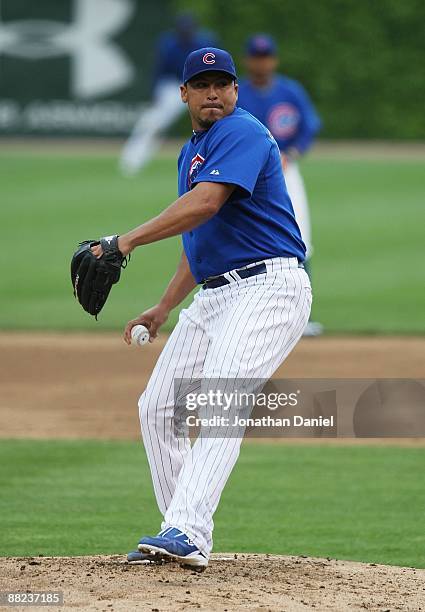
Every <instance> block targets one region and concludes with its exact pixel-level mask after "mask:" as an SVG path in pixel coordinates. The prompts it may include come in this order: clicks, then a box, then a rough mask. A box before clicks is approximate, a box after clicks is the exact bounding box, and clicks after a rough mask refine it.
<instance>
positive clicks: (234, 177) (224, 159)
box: [193, 119, 272, 195]
mask: <svg viewBox="0 0 425 612" xmlns="http://www.w3.org/2000/svg"><path fill="white" fill-rule="evenodd" d="M219 124H221V125H219ZM216 126H217V128H219V129H216V131H215V133H214V134H213V135H212V137H211V140H210V142H209V143H208V148H207V151H206V156H205V161H204V163H203V164H202V166H201V169H200V171H199V173H198V175H197V176H196V178H195V180H194V181H193V185H195V184H196V183H202V182H209V183H230V184H232V185H237V186H238V187H241V188H242V189H244V190H245V191H247V192H248V193H249V194H250V195H252V192H253V191H254V187H255V184H256V182H257V179H258V175H259V174H260V172H261V170H262V168H263V166H264V164H265V163H266V161H267V159H268V156H269V153H270V147H271V146H272V142H271V140H270V139H269V137H268V136H267V132H266V131H265V130H264V129H263V128H262V127H260V126H257V125H255V124H254V125H252V124H251V122H249V123H248V124H247V122H245V121H240V120H239V121H235V120H230V121H226V120H225V119H222V120H220V121H219V122H218V123H217V124H216Z"/></svg>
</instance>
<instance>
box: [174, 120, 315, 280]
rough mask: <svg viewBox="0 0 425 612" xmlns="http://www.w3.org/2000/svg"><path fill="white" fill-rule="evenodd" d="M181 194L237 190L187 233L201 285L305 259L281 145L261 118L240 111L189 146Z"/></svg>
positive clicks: (190, 258)
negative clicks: (208, 187)
mask: <svg viewBox="0 0 425 612" xmlns="http://www.w3.org/2000/svg"><path fill="white" fill-rule="evenodd" d="M178 168H179V195H180V196H181V195H183V194H184V193H186V192H187V191H189V190H190V189H191V188H192V187H194V186H195V185H196V184H197V183H201V182H209V183H211V182H217V183H230V184H232V185H236V189H235V190H234V191H233V193H232V195H231V196H230V198H229V199H228V200H227V201H226V202H225V203H224V205H223V206H222V207H221V209H220V210H219V212H218V213H217V214H216V215H214V217H212V218H211V219H209V220H208V221H206V222H205V223H203V224H202V225H200V226H199V227H197V228H195V229H193V230H192V231H190V232H186V233H184V234H183V246H184V250H185V253H186V256H187V259H188V261H189V266H190V269H191V272H192V274H193V276H194V277H195V279H196V281H197V282H198V283H200V282H202V281H203V280H204V279H205V278H208V277H209V276H216V275H218V274H223V273H224V272H228V271H229V270H233V269H235V268H241V267H242V266H245V265H248V264H250V263H253V262H256V261H262V260H264V259H271V258H273V257H297V258H298V259H299V260H300V261H303V260H304V257H305V246H304V243H303V241H302V239H301V234H300V230H299V228H298V225H297V222H296V221H295V217H294V211H293V208H292V204H291V200H290V199H289V196H288V192H287V190H286V185H285V179H284V178H283V173H282V164H281V161H280V153H279V149H278V147H277V144H276V141H275V140H274V138H273V137H272V136H271V134H270V132H269V130H267V129H266V128H265V127H264V126H263V125H262V124H261V123H260V122H259V121H257V119H255V117H253V116H252V115H251V114H250V113H247V112H246V111H244V110H242V109H240V108H236V109H235V110H234V111H233V113H231V114H230V115H228V116H227V117H224V118H223V119H220V120H219V121H217V122H216V123H214V124H213V126H212V127H211V128H210V129H209V130H206V131H202V132H197V133H195V134H194V135H193V136H192V138H191V139H190V140H189V141H188V142H187V143H186V144H185V145H184V147H183V149H182V151H181V153H180V157H179V161H178Z"/></svg>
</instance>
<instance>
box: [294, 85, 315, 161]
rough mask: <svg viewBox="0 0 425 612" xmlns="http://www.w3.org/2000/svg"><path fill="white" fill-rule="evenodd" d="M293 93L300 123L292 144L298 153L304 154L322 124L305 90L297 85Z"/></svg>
mask: <svg viewBox="0 0 425 612" xmlns="http://www.w3.org/2000/svg"><path fill="white" fill-rule="evenodd" d="M293 93H294V94H295V96H296V98H297V103H298V108H299V111H300V114H301V121H300V126H299V130H298V133H297V135H296V138H295V140H294V142H293V143H292V145H293V146H295V147H296V148H297V149H298V151H299V152H300V153H305V152H306V151H307V150H308V149H309V148H310V147H311V145H312V143H313V139H314V137H315V136H316V134H317V132H318V131H319V130H320V128H321V127H322V122H321V120H320V117H319V115H318V114H317V112H316V109H315V108H314V106H313V103H312V101H311V100H310V97H309V95H308V94H307V92H306V91H305V89H304V88H303V87H302V86H301V85H300V84H299V83H297V84H296V86H295V85H294V89H293Z"/></svg>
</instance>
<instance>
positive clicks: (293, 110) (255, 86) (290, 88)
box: [238, 34, 322, 336]
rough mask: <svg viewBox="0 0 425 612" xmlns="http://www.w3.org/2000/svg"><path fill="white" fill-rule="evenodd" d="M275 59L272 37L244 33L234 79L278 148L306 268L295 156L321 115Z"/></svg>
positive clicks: (306, 232) (306, 226)
mask: <svg viewBox="0 0 425 612" xmlns="http://www.w3.org/2000/svg"><path fill="white" fill-rule="evenodd" d="M277 65H278V57H277V48H276V43H275V41H274V39H273V38H272V37H271V36H269V35H267V34H256V35H254V36H252V37H251V38H249V39H248V41H247V44H246V52H245V66H246V69H247V72H248V78H247V79H241V81H240V83H239V98H238V106H240V107H241V108H244V109H246V110H247V111H249V112H250V113H252V114H253V115H254V117H257V119H259V120H260V121H261V122H262V123H263V124H264V125H266V126H267V127H268V128H269V130H270V131H271V133H272V134H273V136H274V137H275V139H276V142H277V144H278V146H279V149H280V151H281V157H282V164H283V168H284V175H285V181H286V186H287V189H288V193H289V195H290V197H291V200H292V205H293V207H294V211H295V217H296V219H297V222H298V225H299V227H300V230H301V235H302V237H303V240H304V242H305V245H306V248H307V253H306V260H307V261H306V270H307V271H308V272H309V265H308V264H309V259H310V257H311V255H312V252H313V247H312V243H311V223H310V212H309V207H308V200H307V194H306V191H305V188H304V182H303V179H302V176H301V174H300V171H299V167H298V163H297V160H298V158H299V157H300V156H302V155H304V154H305V153H306V152H307V151H308V150H309V148H310V147H311V145H312V144H313V141H314V138H315V136H316V134H317V132H318V131H319V130H320V127H321V121H320V119H319V117H318V115H317V113H316V110H315V109H314V106H313V104H312V102H311V100H310V98H309V96H308V95H307V93H306V91H305V90H304V88H303V87H302V86H301V85H300V83H298V82H297V81H294V80H293V79H289V78H288V77H286V76H282V75H279V74H276V72H275V71H276V68H277ZM321 331H322V326H321V325H320V324H319V323H316V322H311V321H310V322H309V324H308V325H307V327H306V329H305V331H304V335H312V336H315V335H318V334H320V333H321Z"/></svg>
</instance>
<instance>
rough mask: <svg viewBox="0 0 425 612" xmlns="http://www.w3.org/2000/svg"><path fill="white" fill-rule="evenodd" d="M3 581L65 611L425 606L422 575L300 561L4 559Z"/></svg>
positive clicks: (249, 557) (4, 586) (0, 562)
mask: <svg viewBox="0 0 425 612" xmlns="http://www.w3.org/2000/svg"><path fill="white" fill-rule="evenodd" d="M0 576H1V578H0V589H1V590H2V591H5V590H13V591H16V590H23V591H25V590H30V591H37V590H49V591H63V593H64V602H65V606H64V608H65V609H68V608H72V609H84V610H105V611H109V610H116V611H120V610H126V611H128V610H133V609H139V610H151V611H158V612H159V611H164V612H165V611H167V612H168V611H169V610H173V612H177V611H180V610H181V611H182V610H185V611H186V610H211V611H212V610H220V611H221V612H223V611H225V610H228V611H229V612H233V611H234V610H259V611H260V610H273V611H276V610H289V611H298V610H303V611H305V610H311V609H314V610H323V611H325V610H326V611H329V610H336V611H338V612H341V610H349V609H365V610H380V611H382V612H383V611H384V610H388V611H389V610H415V611H417V610H421V609H423V608H424V606H425V594H424V587H423V585H424V581H425V570H418V569H412V568H400V567H391V566H387V565H374V564H362V563H351V562H345V561H344V562H343V561H335V560H330V559H311V558H303V557H281V556H272V555H255V554H239V555H233V554H221V555H219V554H216V555H213V558H212V560H211V562H210V565H209V567H208V568H207V570H206V571H205V572H204V573H202V574H199V573H195V572H193V571H188V570H184V569H182V568H180V567H179V566H178V565H177V564H174V563H172V564H167V565H163V566H146V565H129V564H128V563H127V562H126V561H125V560H124V559H123V558H122V557H118V556H112V557H106V556H103V557H74V558H69V557H68V558H66V557H65V558H63V557H62V558H61V557H45V558H39V557H37V558H32V559H28V558H5V559H0ZM64 608H60V609H62V610H63V609H64ZM15 609H16V608H15ZM32 609H34V608H32ZM40 609H41V608H40ZM49 609H52V608H49Z"/></svg>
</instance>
